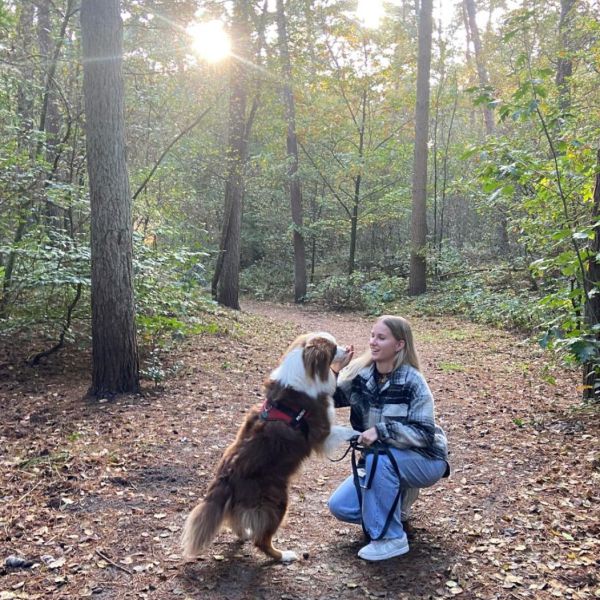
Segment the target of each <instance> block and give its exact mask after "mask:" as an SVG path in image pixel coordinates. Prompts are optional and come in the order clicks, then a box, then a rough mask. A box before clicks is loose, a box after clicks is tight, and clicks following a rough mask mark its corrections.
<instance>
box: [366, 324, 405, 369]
mask: <svg viewBox="0 0 600 600" xmlns="http://www.w3.org/2000/svg"><path fill="white" fill-rule="evenodd" d="M369 347H370V348H371V358H372V359H373V361H374V362H376V363H390V362H393V361H394V358H395V357H396V353H397V352H399V351H400V350H402V348H404V340H397V339H396V338H395V337H394V336H393V334H392V332H391V331H390V328H389V327H388V326H387V325H386V324H385V323H384V322H383V321H377V322H376V323H375V325H373V328H372V329H371V340H370V341H369ZM390 367H391V365H390Z"/></svg>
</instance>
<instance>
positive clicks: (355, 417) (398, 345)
mask: <svg viewBox="0 0 600 600" xmlns="http://www.w3.org/2000/svg"><path fill="white" fill-rule="evenodd" d="M351 356H352V353H350V357H349V358H347V359H346V361H344V363H336V364H333V365H332V369H333V370H334V372H336V373H337V372H338V371H339V369H340V368H342V367H344V365H345V364H347V362H348V361H349V360H350V358H351ZM334 399H335V405H336V407H341V406H350V407H351V412H350V422H351V425H352V427H353V428H354V429H356V430H357V431H360V432H362V433H361V435H360V437H359V439H358V441H359V443H360V444H361V445H362V446H364V447H365V448H366V451H365V452H364V453H363V454H364V459H365V460H364V470H361V469H360V468H359V469H357V471H358V474H359V480H358V481H359V483H360V487H361V492H362V506H361V502H360V500H359V495H358V492H357V489H356V487H355V482H354V477H353V476H352V475H351V476H350V477H348V478H347V479H346V481H344V482H343V483H342V484H341V485H340V486H339V487H338V489H337V490H336V491H335V492H334V493H333V495H332V496H331V498H330V499H329V509H330V510H331V512H332V513H333V515H334V516H335V517H337V518H338V519H340V520H342V521H346V522H350V523H362V525H363V529H364V530H365V532H366V534H367V535H368V537H369V538H370V540H371V541H370V543H369V544H367V545H366V546H364V547H363V548H361V549H360V551H359V552H358V556H359V557H360V558H363V559H365V560H370V561H374V560H386V559H388V558H392V557H393V556H400V555H401V554H405V553H406V552H408V550H409V547H408V540H407V537H406V532H405V531H404V527H403V524H402V513H403V512H408V511H409V510H410V504H412V502H414V500H415V499H416V496H417V495H418V488H423V487H429V486H431V485H433V484H434V483H436V482H437V481H438V480H439V479H441V478H442V477H444V476H447V475H448V473H449V465H448V462H447V458H448V450H447V441H446V435H445V434H444V431H443V430H442V429H441V428H440V427H438V426H437V425H436V424H435V416H434V402H433V396H432V395H431V392H430V390H429V387H428V386H427V383H426V382H425V379H424V377H423V375H422V374H421V371H420V367H419V358H418V355H417V352H416V350H415V346H414V343H413V336H412V331H411V329H410V325H409V323H408V321H406V319H403V318H402V317H395V316H388V315H386V316H383V317H380V318H379V319H378V320H377V321H376V322H375V324H374V325H373V328H372V329H371V339H370V342H369V350H368V351H367V352H365V353H364V354H363V355H361V356H359V357H358V358H356V359H354V360H353V361H352V362H350V364H348V366H346V367H345V368H344V369H343V372H342V373H341V374H340V377H339V379H338V388H337V390H336V393H335V396H334ZM375 447H379V448H381V449H382V450H383V451H380V452H379V453H378V458H377V460H376V461H375V460H374V456H375V454H374V453H373V452H370V451H369V450H372V449H374V448H375ZM392 461H393V462H395V465H394V464H392ZM374 465H375V468H374V469H373V466H374ZM359 466H361V467H362V466H363V465H359ZM367 482H370V486H369V485H367ZM367 488H368V489H367ZM398 494H399V497H398ZM395 502H396V503H397V504H396V505H395ZM386 526H387V527H386Z"/></svg>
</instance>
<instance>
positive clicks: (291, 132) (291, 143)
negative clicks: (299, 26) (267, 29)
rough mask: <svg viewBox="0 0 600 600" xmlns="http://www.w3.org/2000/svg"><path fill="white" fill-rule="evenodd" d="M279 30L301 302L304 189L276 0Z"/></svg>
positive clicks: (297, 295) (296, 296)
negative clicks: (301, 180) (302, 188)
mask: <svg viewBox="0 0 600 600" xmlns="http://www.w3.org/2000/svg"><path fill="white" fill-rule="evenodd" d="M277 30H278V33H279V53H280V56H281V70H282V77H283V102H284V105H285V116H286V120H287V137H286V146H287V157H288V172H287V174H288V188H289V194H290V206H291V210H292V222H293V224H294V234H293V241H294V300H295V301H296V302H302V301H303V300H304V297H305V296H306V251H305V246H304V234H303V232H302V227H303V215H302V190H301V187H300V178H299V176H298V138H297V136H296V106H295V101H294V93H293V91H292V67H291V63H290V53H289V50H288V37H287V27H286V21H285V11H284V6H283V0H277Z"/></svg>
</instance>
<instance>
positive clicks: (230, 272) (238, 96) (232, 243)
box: [212, 0, 251, 310]
mask: <svg viewBox="0 0 600 600" xmlns="http://www.w3.org/2000/svg"><path fill="white" fill-rule="evenodd" d="M250 10H251V8H250V7H249V6H248V3H246V2H242V0H238V1H237V2H236V3H235V5H234V11H233V22H232V32H231V33H232V36H231V37H232V58H231V67H230V86H231V91H230V96H229V137H228V141H227V151H226V156H227V170H228V173H227V181H226V183H225V210H224V214H223V227H222V229H221V242H220V246H219V256H218V258H217V264H216V267H215V273H214V276H213V280H212V292H213V296H214V297H216V299H217V301H218V302H219V304H222V305H223V306H228V307H229V308H234V309H236V310H239V308H240V301H239V290H240V231H241V227H242V203H243V198H244V171H245V168H246V162H247V159H248V136H249V127H248V123H247V122H246V105H247V100H248V81H247V78H248V73H247V68H246V64H245V63H246V62H247V61H248V60H249V55H250V52H249V48H250V29H249V11H250Z"/></svg>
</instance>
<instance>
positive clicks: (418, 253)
mask: <svg viewBox="0 0 600 600" xmlns="http://www.w3.org/2000/svg"><path fill="white" fill-rule="evenodd" d="M432 4H433V3H432V0H422V2H421V11H420V13H419V55H418V59H417V101H416V107H415V150H414V167H413V181H412V223H411V254H410V278H409V286H408V293H409V294H410V295H412V296H416V295H418V294H423V293H425V292H426V291H427V262H426V256H425V253H426V245H427V142H428V137H429V72H430V69H431V30H432V10H433V8H432Z"/></svg>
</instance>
